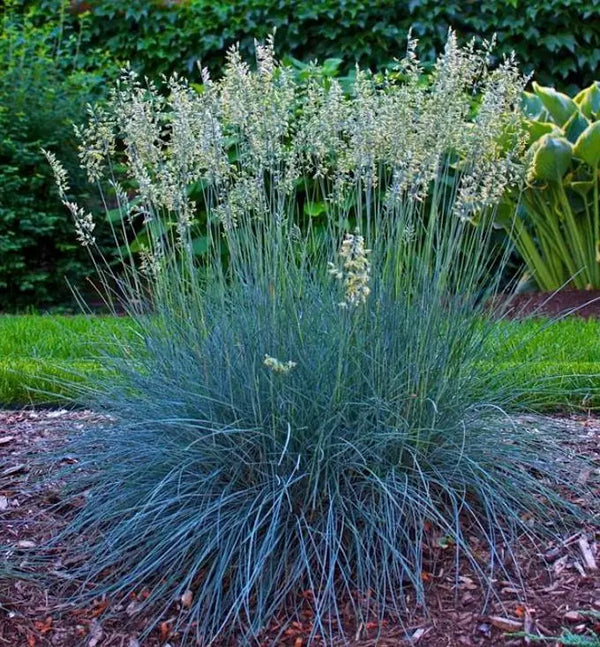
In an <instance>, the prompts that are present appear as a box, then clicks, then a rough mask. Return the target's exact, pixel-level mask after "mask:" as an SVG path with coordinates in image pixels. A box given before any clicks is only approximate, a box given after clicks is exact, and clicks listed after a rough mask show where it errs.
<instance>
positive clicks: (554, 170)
mask: <svg viewBox="0 0 600 647" xmlns="http://www.w3.org/2000/svg"><path fill="white" fill-rule="evenodd" d="M534 146H535V154H534V156H533V162H532V173H533V176H534V178H535V179H536V180H544V181H549V182H559V181H560V180H561V179H562V177H563V175H564V174H565V173H566V172H567V169H568V168H569V165H570V164H571V157H572V149H573V147H572V146H571V144H570V143H569V142H568V140H566V139H565V138H564V137H555V136H553V135H544V136H543V137H542V138H541V139H540V140H539V141H538V143H537V144H534Z"/></svg>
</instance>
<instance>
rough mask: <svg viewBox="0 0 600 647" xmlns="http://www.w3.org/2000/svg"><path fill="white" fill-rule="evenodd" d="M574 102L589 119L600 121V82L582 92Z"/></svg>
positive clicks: (595, 82)
mask: <svg viewBox="0 0 600 647" xmlns="http://www.w3.org/2000/svg"><path fill="white" fill-rule="evenodd" d="M574 101H575V103H576V104H577V105H578V106H579V109H580V110H581V112H583V114H584V115H585V116H586V117H587V118H588V119H600V81H594V82H593V83H592V85H590V86H589V87H587V88H585V89H584V90H582V91H581V92H580V93H579V94H578V95H577V96H576V97H575V99H574Z"/></svg>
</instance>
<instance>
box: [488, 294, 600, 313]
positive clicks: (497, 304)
mask: <svg viewBox="0 0 600 647" xmlns="http://www.w3.org/2000/svg"><path fill="white" fill-rule="evenodd" d="M492 307H494V308H495V309H496V310H497V312H498V313H499V314H504V315H505V316H507V317H509V318H524V317H529V316H536V317H549V318H556V317H562V316H566V315H571V316H577V317H582V318H584V319H600V290H560V291H559V292H556V293H553V292H523V293H521V294H516V295H513V296H510V297H506V296H503V295H499V296H497V297H496V298H495V299H494V300H493V302H492Z"/></svg>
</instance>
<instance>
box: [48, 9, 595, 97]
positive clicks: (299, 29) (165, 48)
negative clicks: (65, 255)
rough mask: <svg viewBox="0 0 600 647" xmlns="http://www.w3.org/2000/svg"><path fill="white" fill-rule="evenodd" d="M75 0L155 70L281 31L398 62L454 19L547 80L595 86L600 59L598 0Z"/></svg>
mask: <svg viewBox="0 0 600 647" xmlns="http://www.w3.org/2000/svg"><path fill="white" fill-rule="evenodd" d="M56 1H57V0H47V5H48V7H52V6H54V5H55V4H56ZM73 7H74V10H75V12H77V11H82V10H87V9H90V10H91V13H90V15H89V20H90V25H89V32H88V34H89V39H88V41H87V42H88V44H89V45H95V46H97V45H102V46H106V47H108V48H109V49H110V50H111V51H113V52H117V53H118V54H119V55H120V56H121V55H122V56H123V57H124V58H128V59H130V60H131V61H135V62H136V64H137V65H139V67H140V69H141V70H142V71H143V72H144V73H147V74H150V75H155V74H158V73H168V72H170V71H173V70H179V71H184V70H187V71H188V72H193V71H194V69H195V67H196V63H197V62H198V61H201V62H202V64H203V65H207V66H208V67H209V68H212V69H213V70H216V69H218V68H220V66H221V65H222V63H223V59H224V53H225V51H226V49H227V48H228V47H229V46H231V45H232V44H233V43H235V42H238V41H239V43H240V47H241V49H242V52H243V54H244V55H248V54H250V53H251V52H252V49H253V43H254V38H259V39H263V38H264V37H265V36H266V35H267V34H269V33H270V32H272V31H273V30H274V29H276V30H277V36H276V42H277V46H278V49H279V50H280V51H281V52H282V53H283V54H290V55H292V56H294V57H296V58H299V59H302V60H309V59H313V58H318V59H319V60H324V59H326V58H329V57H332V56H339V57H341V58H343V59H344V60H345V61H346V62H347V64H348V66H349V67H350V68H351V67H352V66H353V65H354V62H355V61H357V62H359V63H360V65H361V66H363V67H364V66H369V67H371V68H381V67H383V66H385V65H386V64H388V63H390V62H391V61H392V60H393V59H394V58H396V57H398V56H400V55H401V54H402V52H403V51H404V49H405V46H406V35H407V32H408V30H409V29H411V28H412V30H413V35H414V36H415V37H416V38H418V39H419V40H420V52H421V55H422V56H424V57H425V58H426V59H428V60H432V58H433V55H434V52H435V51H436V50H439V48H440V47H441V46H442V45H443V43H444V41H445V38H446V34H447V31H448V28H449V27H452V28H453V29H455V30H456V31H457V33H458V36H459V38H461V39H464V40H467V39H470V38H472V37H474V36H477V37H482V38H491V37H492V35H493V34H497V36H498V48H497V49H498V53H500V54H502V53H508V52H510V51H511V50H515V52H516V54H517V57H518V58H519V60H520V61H521V63H522V65H523V67H524V69H525V71H531V70H535V73H536V78H537V80H538V81H539V82H540V83H543V84H551V85H557V84H558V85H559V86H562V87H563V88H564V87H566V86H569V85H571V84H575V85H578V86H580V87H581V86H584V85H587V84H589V83H590V82H591V81H593V80H594V75H595V73H596V69H597V67H598V64H600V21H599V20H593V17H594V15H598V12H600V2H599V0H546V1H543V2H542V1H540V0H535V1H534V2H525V0H482V1H481V2H461V1H460V0H443V1H441V2H440V1H438V0H409V1H404V2H398V0H373V1H371V2H366V1H365V0H344V1H342V2H340V1H339V0H300V1H298V2H282V1H281V0H234V1H231V0H219V1H213V0H183V1H180V2H167V1H162V2H161V1H157V0H154V1H152V0H132V1H130V2H127V3H123V2H121V1H120V0H87V1H86V2H82V1H81V0H75V1H74V2H73Z"/></svg>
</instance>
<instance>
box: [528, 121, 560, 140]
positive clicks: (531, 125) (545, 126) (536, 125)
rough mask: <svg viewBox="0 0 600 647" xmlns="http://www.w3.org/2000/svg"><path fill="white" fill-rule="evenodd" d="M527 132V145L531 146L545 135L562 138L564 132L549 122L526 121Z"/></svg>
mask: <svg viewBox="0 0 600 647" xmlns="http://www.w3.org/2000/svg"><path fill="white" fill-rule="evenodd" d="M526 128H527V130H528V131H529V143H530V144H533V143H534V142H536V141H537V140H538V139H540V138H541V137H543V136H544V135H547V134H552V135H556V136H557V137H564V132H563V131H562V130H561V129H560V128H559V127H558V126H557V125H556V124H553V123H551V122H550V121H528V122H527V126H526Z"/></svg>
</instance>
